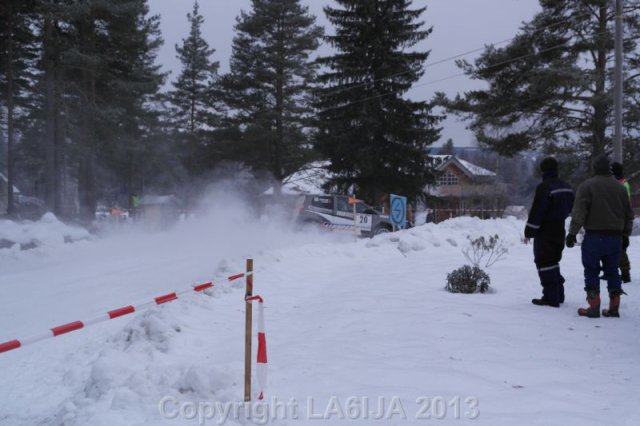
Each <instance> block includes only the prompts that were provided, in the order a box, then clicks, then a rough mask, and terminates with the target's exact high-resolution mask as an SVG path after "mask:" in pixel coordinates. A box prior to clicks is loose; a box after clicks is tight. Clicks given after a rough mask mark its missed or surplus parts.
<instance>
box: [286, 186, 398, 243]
mask: <svg viewBox="0 0 640 426" xmlns="http://www.w3.org/2000/svg"><path fill="white" fill-rule="evenodd" d="M349 198H350V197H349V196H347V195H313V194H309V195H302V196H300V198H299V199H298V200H297V204H296V210H295V212H296V217H295V221H296V223H297V224H298V225H302V226H318V227H321V228H322V229H327V230H332V231H351V232H353V231H354V227H355V228H356V229H357V230H358V231H359V233H360V235H361V236H363V237H372V236H374V235H378V234H382V233H384V232H390V231H392V230H393V225H392V223H391V220H390V219H389V216H387V215H384V214H382V213H380V212H379V211H377V210H376V209H374V208H373V207H371V206H369V205H367V204H365V203H364V202H362V201H360V200H358V201H357V202H356V203H355V220H354V213H353V210H354V209H353V206H354V205H353V204H350V203H349Z"/></svg>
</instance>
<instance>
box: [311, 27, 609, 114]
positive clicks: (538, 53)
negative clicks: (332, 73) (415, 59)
mask: <svg viewBox="0 0 640 426" xmlns="http://www.w3.org/2000/svg"><path fill="white" fill-rule="evenodd" d="M607 33H608V31H602V32H599V33H596V34H594V35H593V36H594V37H597V36H600V35H603V34H607ZM570 41H571V40H567V41H565V42H563V43H560V44H558V45H555V46H552V47H549V48H547V49H542V50H539V51H537V52H534V53H529V54H526V55H521V56H518V57H516V58H512V59H509V60H506V61H502V62H498V63H495V64H492V65H490V66H488V67H485V68H483V70H489V69H492V68H497V67H500V66H502V65H507V64H510V63H512V62H517V61H520V60H522V59H526V58H529V57H533V56H537V55H540V54H543V53H547V52H550V51H553V50H556V49H559V48H561V47H564V46H566V45H567V44H568V43H569V42H570ZM465 75H466V74H465V73H459V74H454V75H450V76H447V77H443V78H440V79H437V80H432V81H427V82H425V83H420V84H415V85H413V86H412V87H411V88H412V89H413V88H416V87H424V86H429V85H432V84H436V83H441V82H443V81H447V80H452V79H454V78H458V77H463V76H465ZM404 90H405V89H402V90H394V91H391V92H388V93H382V94H379V95H374V96H369V97H366V98H362V99H358V100H355V101H352V102H349V103H346V104H342V105H338V106H333V107H328V108H322V109H321V111H330V110H333V109H339V108H345V107H348V106H352V105H356V104H359V103H362V102H367V101H370V100H374V99H378V98H383V97H385V96H391V95H395V94H396V93H399V92H402V91H404Z"/></svg>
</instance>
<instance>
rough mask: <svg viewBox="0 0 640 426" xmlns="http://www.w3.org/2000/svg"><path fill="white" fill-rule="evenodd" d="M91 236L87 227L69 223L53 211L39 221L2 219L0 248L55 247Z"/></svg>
mask: <svg viewBox="0 0 640 426" xmlns="http://www.w3.org/2000/svg"><path fill="white" fill-rule="evenodd" d="M90 238H91V236H90V234H89V232H88V231H87V230H86V229H84V228H80V227H77V226H72V225H67V224H65V223H63V222H61V221H59V220H58V219H57V218H56V217H55V215H54V214H53V213H45V214H44V216H42V218H41V219H40V220H39V221H37V222H32V221H24V222H13V221H10V220H0V249H7V248H8V249H10V250H17V249H22V250H25V249H31V248H35V247H40V248H44V249H54V248H55V247H56V246H59V245H61V244H64V243H69V242H74V241H78V240H86V239H90Z"/></svg>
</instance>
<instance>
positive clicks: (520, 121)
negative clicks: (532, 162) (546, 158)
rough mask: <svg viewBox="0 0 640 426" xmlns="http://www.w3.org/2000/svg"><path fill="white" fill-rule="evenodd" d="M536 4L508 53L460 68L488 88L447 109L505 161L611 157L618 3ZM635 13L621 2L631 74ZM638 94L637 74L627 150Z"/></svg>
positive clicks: (631, 1) (637, 25) (637, 31)
mask: <svg viewBox="0 0 640 426" xmlns="http://www.w3.org/2000/svg"><path fill="white" fill-rule="evenodd" d="M540 5H541V6H542V11H541V12H540V13H538V14H537V15H536V16H535V17H534V19H533V20H532V21H531V22H528V23H526V24H524V25H523V26H522V28H521V30H520V31H519V33H518V34H517V36H516V37H515V38H514V39H513V41H511V42H510V43H509V44H508V45H507V46H505V47H502V48H496V47H494V46H489V47H487V49H486V50H485V52H484V53H483V54H482V55H481V56H480V57H479V58H478V59H477V60H476V61H475V64H474V65H471V64H469V63H467V62H461V63H460V66H461V67H462V68H463V69H464V70H465V72H466V73H467V74H468V75H469V76H470V77H471V78H473V79H477V80H482V81H484V82H486V83H488V86H489V87H488V88H487V89H486V90H473V91H470V92H467V93H465V94H464V96H460V95H459V96H458V97H457V98H456V99H454V100H451V101H449V100H445V101H444V104H445V105H446V106H448V107H449V108H450V109H452V110H453V111H457V112H458V113H461V114H463V115H464V116H465V117H468V118H470V119H471V126H470V128H471V129H472V130H474V132H475V134H476V137H477V138H478V140H479V141H480V142H481V143H483V144H485V145H487V146H489V147H491V148H492V149H495V150H496V151H498V152H501V153H503V154H506V155H512V154H514V153H516V152H520V151H523V150H528V149H543V150H546V151H547V152H551V153H567V154H570V155H579V156H592V157H593V156H598V155H601V154H604V153H607V152H610V146H611V133H612V126H613V117H612V110H613V108H612V107H613V95H612V91H613V81H612V75H611V72H610V70H611V68H612V64H613V48H614V42H613V28H614V22H615V2H613V1H608V0H562V1H558V0H553V1H551V0H541V2H540ZM638 11H640V2H639V1H637V0H627V1H626V2H625V11H624V24H625V27H626V31H625V45H624V48H625V52H626V53H625V56H626V60H627V65H626V68H627V69H628V70H631V69H633V67H634V65H633V64H638V63H639V58H640V56H639V53H638V50H637V43H636V40H637V39H638V37H639V36H640V18H639V16H638ZM639 94H640V86H639V84H638V75H632V76H629V75H627V77H626V81H625V95H626V100H625V103H626V105H625V108H626V110H627V113H626V115H625V119H624V120H625V122H624V128H625V129H626V131H627V134H626V135H625V143H626V144H636V146H637V143H638V136H637V135H638V132H637V130H638V128H639V127H640V116H639V115H638V113H637V112H638V104H637V102H636V99H637V98H638V95H639ZM627 146H629V145H627ZM630 151H631V152H633V151H634V150H630Z"/></svg>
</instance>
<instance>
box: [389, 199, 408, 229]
mask: <svg viewBox="0 0 640 426" xmlns="http://www.w3.org/2000/svg"><path fill="white" fill-rule="evenodd" d="M389 198H390V200H389V204H390V206H391V212H390V219H391V223H393V225H394V226H397V227H398V228H404V227H405V226H407V197H403V196H401V195H394V194H389Z"/></svg>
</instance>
